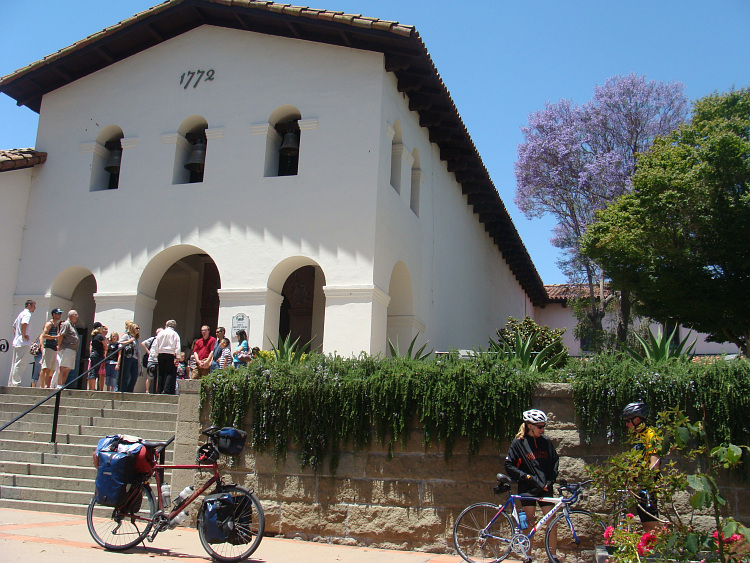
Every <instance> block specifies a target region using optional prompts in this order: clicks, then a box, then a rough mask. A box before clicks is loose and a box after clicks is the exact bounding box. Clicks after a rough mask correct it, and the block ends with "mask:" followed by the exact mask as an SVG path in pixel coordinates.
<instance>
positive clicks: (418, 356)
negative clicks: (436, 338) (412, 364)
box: [388, 333, 433, 360]
mask: <svg viewBox="0 0 750 563" xmlns="http://www.w3.org/2000/svg"><path fill="white" fill-rule="evenodd" d="M418 337H419V333H417V334H416V336H415V337H414V338H412V340H411V344H409V349H408V350H407V351H406V353H405V354H402V353H401V350H400V349H399V347H398V336H397V337H396V345H395V346H394V345H393V342H391V339H390V338H389V339H388V349H389V350H390V352H391V357H393V358H402V357H403V358H409V359H414V360H424V359H426V358H428V357H429V356H430V354H432V352H433V351H432V350H430V351H429V352H426V353H423V352H424V349H425V348H427V345H428V344H429V343H430V341H429V340H428V341H427V342H425V343H424V344H423V345H422V347H421V348H420V349H419V350H417V351H416V352H413V350H414V345H415V344H416V343H417V338H418ZM412 354H413V355H412Z"/></svg>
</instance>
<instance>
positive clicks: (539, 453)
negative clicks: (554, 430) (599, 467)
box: [505, 409, 560, 563]
mask: <svg viewBox="0 0 750 563" xmlns="http://www.w3.org/2000/svg"><path fill="white" fill-rule="evenodd" d="M546 426H547V415H546V414H545V413H544V412H543V411H540V410H538V409H531V410H528V411H524V413H523V423H522V424H521V427H520V428H519V429H518V433H517V434H516V437H515V439H514V440H513V442H511V444H510V448H509V449H508V455H507V456H506V457H505V472H506V473H507V474H508V475H509V476H510V477H511V479H514V480H515V481H518V494H519V495H522V494H525V493H528V494H529V495H531V496H547V497H549V496H552V495H553V491H552V485H553V484H554V483H555V481H556V480H557V472H558V466H559V461H560V459H559V456H558V455H557V451H556V450H555V446H554V445H553V444H552V442H551V441H550V440H549V439H548V438H546V437H545V436H544V429H545V427H546ZM538 503H539V508H541V509H542V513H544V514H547V513H548V512H549V511H550V510H552V508H553V507H554V503H552V502H544V501H541V500H540V501H538ZM536 505H537V500H536V499H533V498H529V499H528V500H522V501H521V506H522V508H523V513H524V514H525V516H526V521H527V527H526V528H524V531H525V532H526V531H527V530H528V529H529V528H531V527H532V526H533V525H534V524H535V523H536V518H535V512H536ZM526 533H527V532H526ZM549 547H550V551H551V552H552V553H555V552H556V549H557V526H555V528H553V529H552V531H551V532H550V537H549ZM552 563H558V559H557V557H556V556H553V557H552Z"/></svg>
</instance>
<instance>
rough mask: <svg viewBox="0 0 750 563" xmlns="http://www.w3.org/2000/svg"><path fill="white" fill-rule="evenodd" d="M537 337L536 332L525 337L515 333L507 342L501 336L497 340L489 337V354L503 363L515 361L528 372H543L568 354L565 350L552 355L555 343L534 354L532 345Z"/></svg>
mask: <svg viewBox="0 0 750 563" xmlns="http://www.w3.org/2000/svg"><path fill="white" fill-rule="evenodd" d="M538 336H539V333H538V332H535V333H533V334H530V335H529V336H527V337H525V336H524V335H522V334H521V333H520V332H516V333H515V339H514V340H510V341H509V340H508V339H506V338H505V337H503V336H502V335H501V334H498V339H497V340H493V339H492V337H491V336H490V352H494V353H496V354H497V355H498V357H499V358H500V359H503V360H505V361H513V360H515V361H517V362H518V363H519V364H520V365H521V367H522V368H523V369H528V370H529V371H538V372H543V371H547V370H548V369H550V368H551V367H553V366H555V365H557V363H558V362H560V361H561V360H562V359H563V358H564V357H565V356H566V355H567V353H568V351H567V350H566V349H563V350H562V351H560V352H557V353H553V351H554V348H555V346H556V345H557V342H552V343H550V344H548V345H547V346H545V347H544V348H542V349H541V350H540V351H539V352H538V353H537V352H534V344H535V343H536V339H537V337H538Z"/></svg>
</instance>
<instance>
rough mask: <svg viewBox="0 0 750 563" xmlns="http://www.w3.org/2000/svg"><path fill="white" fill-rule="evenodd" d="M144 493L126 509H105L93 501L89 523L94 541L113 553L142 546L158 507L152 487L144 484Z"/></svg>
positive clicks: (142, 489) (88, 512)
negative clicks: (140, 544)
mask: <svg viewBox="0 0 750 563" xmlns="http://www.w3.org/2000/svg"><path fill="white" fill-rule="evenodd" d="M140 490H141V494H140V496H138V495H136V496H135V497H134V498H133V500H132V501H128V503H127V504H126V505H125V506H123V507H122V508H112V507H111V506H102V505H101V504H99V503H98V502H96V496H94V497H93V498H92V499H91V502H90V503H89V509H88V511H87V512H86V524H87V525H88V528H89V533H90V534H91V537H92V538H94V541H95V542H96V543H98V544H99V545H100V546H102V547H103V548H105V549H109V550H111V551H124V550H126V549H130V548H131V547H134V546H136V545H138V544H139V543H141V542H142V541H143V540H144V538H145V537H146V536H147V535H148V533H149V531H150V530H151V525H152V524H153V518H154V513H155V512H156V504H155V503H154V495H153V494H152V493H151V487H149V486H148V485H146V484H145V483H143V484H141V488H140Z"/></svg>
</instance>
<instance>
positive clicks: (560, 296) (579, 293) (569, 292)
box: [544, 283, 609, 303]
mask: <svg viewBox="0 0 750 563" xmlns="http://www.w3.org/2000/svg"><path fill="white" fill-rule="evenodd" d="M544 289H545V290H546V291H547V295H548V296H549V300H550V302H552V303H562V302H564V301H567V300H568V299H570V298H572V297H583V296H587V295H588V294H589V287H588V285H587V284H584V283H558V284H552V285H545V286H544ZM594 295H595V296H596V298H597V299H598V298H599V285H598V284H597V285H595V286H594ZM604 295H605V296H607V295H609V287H607V286H606V285H605V286H604Z"/></svg>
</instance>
